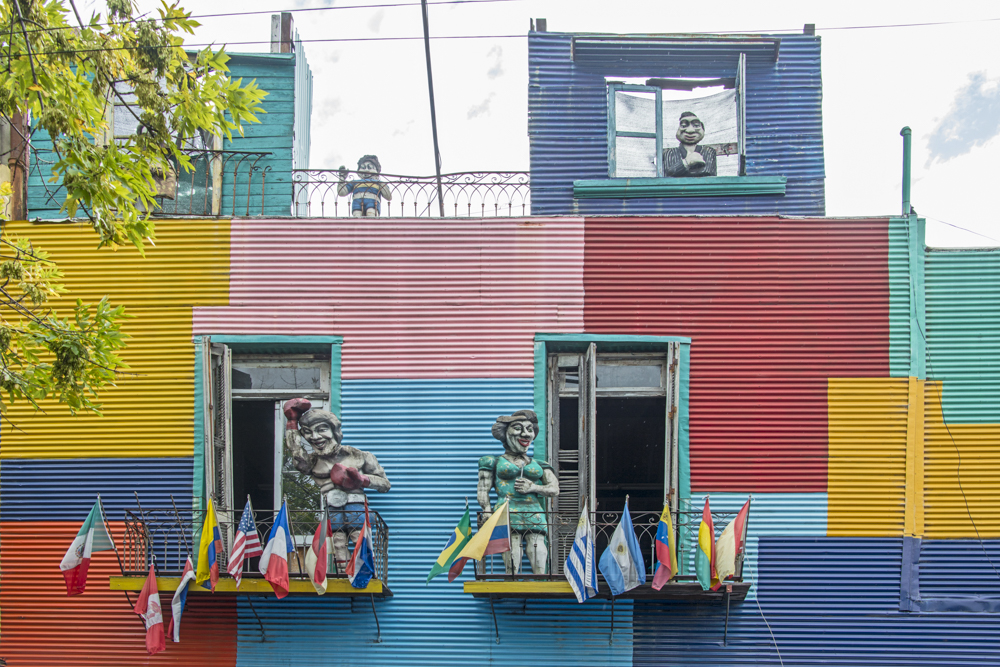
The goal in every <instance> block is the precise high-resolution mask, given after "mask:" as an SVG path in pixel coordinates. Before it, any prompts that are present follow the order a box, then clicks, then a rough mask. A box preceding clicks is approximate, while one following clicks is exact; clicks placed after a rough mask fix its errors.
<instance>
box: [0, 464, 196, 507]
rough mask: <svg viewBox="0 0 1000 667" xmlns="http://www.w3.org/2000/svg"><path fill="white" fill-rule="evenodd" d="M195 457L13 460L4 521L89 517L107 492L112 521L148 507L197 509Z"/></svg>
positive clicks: (1, 487)
mask: <svg viewBox="0 0 1000 667" xmlns="http://www.w3.org/2000/svg"><path fill="white" fill-rule="evenodd" d="M192 461H193V459H191V458H159V459H146V458H122V459H117V458H116V459H110V458H109V459H7V460H5V461H4V462H3V467H2V468H0V514H2V516H3V520H4V521H53V520H57V519H58V520H59V521H83V520H84V519H85V518H87V513H88V512H90V508H91V507H93V506H94V501H95V500H97V494H98V493H100V494H101V500H102V501H103V502H104V509H105V511H106V512H107V514H108V519H109V520H111V521H121V520H123V519H124V510H125V508H126V507H127V508H129V509H132V510H134V509H135V495H133V491H138V492H139V499H140V500H141V501H142V504H143V506H145V507H156V508H164V507H170V495H171V494H173V496H174V500H175V501H176V502H177V507H178V508H179V509H190V508H191V479H192V472H193V470H192Z"/></svg>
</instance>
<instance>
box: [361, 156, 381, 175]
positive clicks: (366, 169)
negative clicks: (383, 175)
mask: <svg viewBox="0 0 1000 667" xmlns="http://www.w3.org/2000/svg"><path fill="white" fill-rule="evenodd" d="M358 173H359V174H361V175H362V176H368V177H371V176H378V173H379V170H378V167H377V166H375V163H374V162H372V161H371V160H365V161H364V162H362V163H361V164H359V165H358Z"/></svg>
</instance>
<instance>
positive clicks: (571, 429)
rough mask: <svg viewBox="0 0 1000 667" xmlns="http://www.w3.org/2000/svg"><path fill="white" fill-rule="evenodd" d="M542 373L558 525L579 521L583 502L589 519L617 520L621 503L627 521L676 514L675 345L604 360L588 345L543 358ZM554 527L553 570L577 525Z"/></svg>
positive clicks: (613, 355)
mask: <svg viewBox="0 0 1000 667" xmlns="http://www.w3.org/2000/svg"><path fill="white" fill-rule="evenodd" d="M547 368H548V389H547V396H548V405H547V414H548V433H549V434H550V435H549V438H548V442H549V443H550V444H549V452H550V460H551V463H552V466H553V468H554V469H555V471H556V475H557V476H558V478H559V488H560V494H559V496H558V497H557V498H556V500H555V503H554V504H555V507H554V508H553V509H554V510H555V512H556V513H557V515H559V517H560V519H562V518H564V517H570V518H572V517H575V516H578V515H579V512H580V510H581V508H582V507H583V503H584V501H586V503H587V506H588V507H589V508H590V509H591V511H596V512H598V513H600V512H620V511H621V509H622V507H623V506H624V503H625V498H626V496H628V498H629V508H630V510H631V511H632V512H633V513H642V512H650V513H655V514H659V512H660V511H661V510H662V509H663V506H664V504H665V503H666V502H668V501H669V502H670V505H671V507H672V508H673V509H674V510H676V509H677V503H678V492H679V489H680V483H679V447H678V438H679V411H678V402H679V395H680V392H679V382H680V344H679V343H668V344H666V345H665V346H664V349H663V350H662V351H656V352H618V351H608V352H604V351H600V350H598V346H597V344H596V343H594V342H590V343H588V344H587V345H586V347H585V349H584V350H583V351H582V352H579V353H577V352H572V353H569V352H555V351H554V352H551V353H549V354H548V359H547ZM558 524H559V525H562V524H567V526H566V530H565V531H563V533H564V534H563V533H560V534H559V535H557V536H556V539H554V540H552V544H551V548H552V550H553V553H552V563H553V564H554V565H555V566H556V567H560V566H561V563H563V562H565V560H566V556H567V554H568V550H569V549H570V548H571V546H572V541H573V533H574V531H575V521H567V522H564V521H559V522H558ZM560 530H561V528H560ZM604 539H606V537H605V538H604ZM599 541H600V540H599ZM597 546H598V550H599V551H600V550H601V549H602V548H603V546H604V545H603V544H598V545H597ZM642 546H643V548H644V549H646V547H647V546H651V545H645V544H644V545H642Z"/></svg>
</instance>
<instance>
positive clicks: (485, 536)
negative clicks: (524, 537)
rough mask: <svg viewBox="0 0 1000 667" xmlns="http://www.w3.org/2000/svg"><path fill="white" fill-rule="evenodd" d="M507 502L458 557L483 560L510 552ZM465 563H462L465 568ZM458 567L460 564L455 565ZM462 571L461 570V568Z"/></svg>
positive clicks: (494, 512) (488, 520) (496, 511)
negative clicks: (491, 555)
mask: <svg viewBox="0 0 1000 667" xmlns="http://www.w3.org/2000/svg"><path fill="white" fill-rule="evenodd" d="M507 510H508V508H507V501H506V500H504V501H503V504H502V505H500V507H497V508H496V509H494V510H493V516H491V517H490V518H489V519H487V521H486V523H484V524H483V527H482V528H480V529H479V532H478V533H476V534H475V535H473V536H472V539H471V540H469V543H468V544H466V545H465V547H464V548H463V549H462V550H461V551H460V552H459V554H458V557H459V558H460V559H461V558H466V559H469V560H482V559H483V557H484V556H489V555H490V554H499V553H503V552H505V551H510V520H509V517H508V514H507ZM464 565H465V563H464V562H463V563H462V566H464ZM455 567H458V563H455ZM459 569H460V570H461V568H459Z"/></svg>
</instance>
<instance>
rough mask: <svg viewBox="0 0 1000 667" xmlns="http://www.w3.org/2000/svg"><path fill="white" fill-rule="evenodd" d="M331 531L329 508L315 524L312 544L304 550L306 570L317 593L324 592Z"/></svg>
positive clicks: (331, 546) (321, 593)
mask: <svg viewBox="0 0 1000 667" xmlns="http://www.w3.org/2000/svg"><path fill="white" fill-rule="evenodd" d="M332 537H333V531H332V530H330V514H329V510H328V511H326V512H323V516H322V518H320V521H319V525H318V526H316V533H315V534H314V535H313V539H312V544H311V545H310V546H309V551H307V552H306V572H308V573H309V577H310V579H311V580H312V585H313V588H315V589H316V593H317V594H318V595H323V593H326V566H327V554H328V553H330V550H331V549H332V548H333V545H332V544H331V541H330V538H332Z"/></svg>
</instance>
